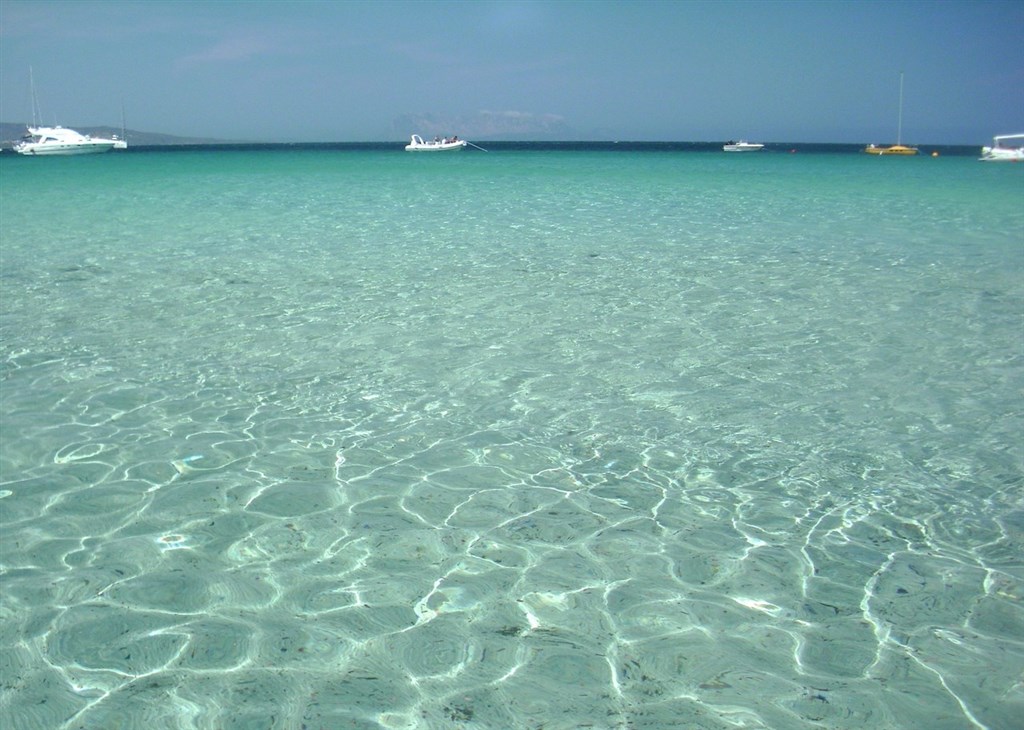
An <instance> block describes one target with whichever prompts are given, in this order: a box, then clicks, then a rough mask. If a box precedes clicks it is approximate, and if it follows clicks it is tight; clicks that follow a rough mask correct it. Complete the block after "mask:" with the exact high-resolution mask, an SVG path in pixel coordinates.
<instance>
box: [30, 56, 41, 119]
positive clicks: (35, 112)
mask: <svg viewBox="0 0 1024 730" xmlns="http://www.w3.org/2000/svg"><path fill="white" fill-rule="evenodd" d="M28 89H29V95H30V101H31V103H32V126H33V127H38V126H39V97H37V96H36V81H35V78H33V76H32V67H31V66H29V67H28Z"/></svg>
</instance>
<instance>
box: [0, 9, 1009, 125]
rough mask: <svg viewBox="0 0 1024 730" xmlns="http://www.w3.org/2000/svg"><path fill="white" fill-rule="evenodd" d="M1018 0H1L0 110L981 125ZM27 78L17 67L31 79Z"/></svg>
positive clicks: (342, 119)
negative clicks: (34, 107)
mask: <svg viewBox="0 0 1024 730" xmlns="http://www.w3.org/2000/svg"><path fill="white" fill-rule="evenodd" d="M1022 31H1024V2H1022V1H1021V0H968V1H965V2H964V1H960V0H945V1H943V0H928V1H918V0H904V1H900V0H888V1H885V2H875V1H874V0H864V1H856V0H853V1H846V0H834V1H830V0H804V1H795V0H761V1H745V0H735V1H730V0H719V1H718V2H704V1H703V0H689V1H687V0H676V1H666V2H657V1H653V0H627V1H621V2H620V1H618V0H603V1H602V0H591V1H582V0H576V1H574V0H534V1H516V0H476V1H468V0H467V1H465V2H450V1H432V0H420V1H418V2H406V1H405V0H393V1H389V0H375V1H371V2H360V1H354V0H334V1H327V0H290V1H287V2H278V1H277V0H265V1H263V2H255V1H251V0H233V1H224V0H210V1H207V2H198V1H195V2H185V1H183V0H143V1H139V2H137V1H135V0H119V1H117V2H110V1H90V0H72V1H70V2H67V1H55V0H29V1H25V0H0V121H3V122H14V123H24V122H29V121H31V119H32V89H33V88H34V91H35V97H36V99H37V100H38V107H39V110H40V112H41V118H40V121H41V122H42V123H46V124H63V125H65V126H69V127H75V126H83V127H84V126H97V125H110V126H121V121H122V114H123V118H124V120H125V121H126V123H127V126H128V128H129V129H133V130H139V131H146V132H158V133H163V134H171V135H179V136H186V137H203V138H216V139H224V140H237V141H256V142H360V141H386V140H404V139H407V138H408V136H409V135H410V134H412V133H414V132H418V133H420V134H423V135H424V136H426V135H428V134H429V135H433V134H447V133H451V134H459V135H460V136H462V137H464V138H468V139H470V140H472V139H474V138H476V139H481V140H482V139H583V140H634V141H646V140H650V141H718V140H727V139H748V140H752V141H761V142H848V143H867V142H875V143H878V144H891V143H894V142H896V141H897V140H896V136H897V133H898V128H899V109H900V75H901V73H902V74H903V78H904V92H903V100H904V101H903V116H902V141H903V142H904V143H910V144H971V145H975V144H978V145H980V144H987V143H988V142H989V141H990V140H991V137H992V136H993V135H995V134H1006V133H1018V132H1024V41H1022V38H1024V36H1022ZM30 76H31V79H32V82H31V83H30V81H29V79H30Z"/></svg>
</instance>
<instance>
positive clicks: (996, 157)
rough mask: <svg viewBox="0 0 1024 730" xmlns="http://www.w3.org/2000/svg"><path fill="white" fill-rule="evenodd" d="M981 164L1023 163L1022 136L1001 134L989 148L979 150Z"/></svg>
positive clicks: (993, 140) (1023, 136) (1023, 143)
mask: <svg viewBox="0 0 1024 730" xmlns="http://www.w3.org/2000/svg"><path fill="white" fill-rule="evenodd" d="M978 159H980V160H982V161H983V162H1024V134H1001V135H999V136H998V137H993V138H992V146H991V147H982V148H981V157H980V158H978Z"/></svg>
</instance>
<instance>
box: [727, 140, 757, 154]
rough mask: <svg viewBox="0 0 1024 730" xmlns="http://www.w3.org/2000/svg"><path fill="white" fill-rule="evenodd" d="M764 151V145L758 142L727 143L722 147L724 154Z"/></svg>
mask: <svg viewBox="0 0 1024 730" xmlns="http://www.w3.org/2000/svg"><path fill="white" fill-rule="evenodd" d="M763 149H764V145H763V144H759V143H757V142H743V141H742V140H741V141H739V142H726V143H725V145H724V146H723V147H722V151H723V152H760V151H761V150H763Z"/></svg>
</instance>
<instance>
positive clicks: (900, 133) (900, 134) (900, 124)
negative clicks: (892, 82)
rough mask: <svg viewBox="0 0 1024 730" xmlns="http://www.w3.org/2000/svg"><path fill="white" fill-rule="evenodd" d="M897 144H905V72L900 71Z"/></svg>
mask: <svg viewBox="0 0 1024 730" xmlns="http://www.w3.org/2000/svg"><path fill="white" fill-rule="evenodd" d="M896 144H903V72H902V71H900V116H899V122H898V126H897V127H896Z"/></svg>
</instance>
